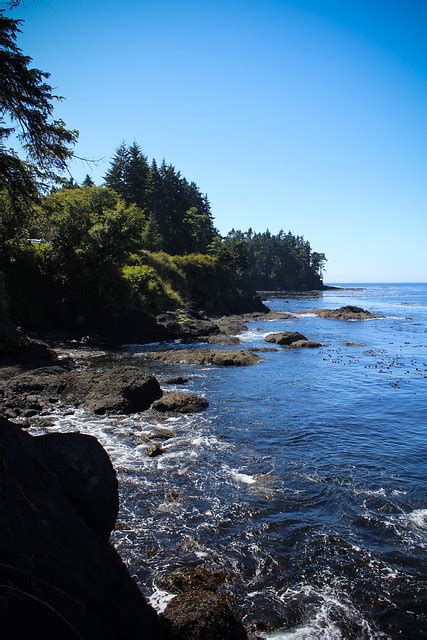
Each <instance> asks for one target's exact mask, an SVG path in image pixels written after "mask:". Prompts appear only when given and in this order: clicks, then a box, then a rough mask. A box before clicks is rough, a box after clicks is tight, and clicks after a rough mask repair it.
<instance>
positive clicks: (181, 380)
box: [160, 376, 189, 384]
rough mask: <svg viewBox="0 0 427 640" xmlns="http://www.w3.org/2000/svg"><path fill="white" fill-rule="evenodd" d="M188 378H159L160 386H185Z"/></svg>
mask: <svg viewBox="0 0 427 640" xmlns="http://www.w3.org/2000/svg"><path fill="white" fill-rule="evenodd" d="M188 381H189V378H183V377H182V376H176V378H161V379H160V382H161V384H187V382H188Z"/></svg>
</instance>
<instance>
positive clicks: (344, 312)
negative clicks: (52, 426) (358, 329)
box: [311, 305, 383, 320]
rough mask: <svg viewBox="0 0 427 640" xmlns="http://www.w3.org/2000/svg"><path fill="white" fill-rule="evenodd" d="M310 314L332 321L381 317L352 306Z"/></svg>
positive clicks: (319, 310)
mask: <svg viewBox="0 0 427 640" xmlns="http://www.w3.org/2000/svg"><path fill="white" fill-rule="evenodd" d="M311 313H315V314H316V315H317V316H319V317H320V318H331V319H333V320H369V319H370V318H382V317H383V316H379V315H376V314H374V313H371V312H370V311H366V310H365V309H362V307H355V306H353V305H347V306H345V307H340V308H339V309H312V310H311Z"/></svg>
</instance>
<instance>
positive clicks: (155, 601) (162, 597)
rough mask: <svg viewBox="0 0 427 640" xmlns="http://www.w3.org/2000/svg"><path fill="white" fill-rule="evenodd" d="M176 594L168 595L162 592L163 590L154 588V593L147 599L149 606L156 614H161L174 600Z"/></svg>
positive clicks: (166, 592)
mask: <svg viewBox="0 0 427 640" xmlns="http://www.w3.org/2000/svg"><path fill="white" fill-rule="evenodd" d="M175 596H176V594H174V593H169V592H168V591H164V590H163V589H159V587H156V586H154V591H153V593H152V594H151V596H150V597H149V599H148V602H149V604H151V606H152V607H154V609H156V611H157V612H158V613H162V612H163V611H164V610H165V609H166V607H167V605H168V603H169V602H170V601H171V600H172V599H173V598H175Z"/></svg>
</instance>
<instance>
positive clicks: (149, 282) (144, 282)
mask: <svg viewBox="0 0 427 640" xmlns="http://www.w3.org/2000/svg"><path fill="white" fill-rule="evenodd" d="M122 272H123V276H124V279H125V280H126V282H127V283H128V284H129V286H130V301H131V305H132V306H135V307H136V308H141V307H142V308H143V309H146V310H148V311H150V312H152V313H160V312H161V311H164V310H166V309H175V308H176V307H179V306H181V305H182V304H184V301H183V299H182V298H181V296H180V295H179V293H178V292H176V291H175V290H174V289H173V288H172V286H171V284H170V282H169V281H167V280H162V278H161V277H160V276H159V274H158V273H156V271H155V269H153V268H152V267H149V266H148V265H126V266H125V267H123V271H122Z"/></svg>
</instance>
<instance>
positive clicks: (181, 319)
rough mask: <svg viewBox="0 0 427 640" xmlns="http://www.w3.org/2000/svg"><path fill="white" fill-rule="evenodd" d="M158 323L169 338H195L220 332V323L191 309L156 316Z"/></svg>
mask: <svg viewBox="0 0 427 640" xmlns="http://www.w3.org/2000/svg"><path fill="white" fill-rule="evenodd" d="M156 322H157V324H158V325H159V326H160V327H162V328H163V330H164V331H165V333H166V334H167V336H168V337H169V339H175V338H183V339H195V338H198V337H199V336H208V335H210V334H213V333H219V328H218V325H217V324H216V323H215V322H213V321H212V320H210V319H209V318H208V317H207V316H206V315H204V314H203V313H201V312H197V311H195V310H193V309H192V310H190V309H178V310H177V311H167V312H166V313H162V314H160V315H158V316H156Z"/></svg>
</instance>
